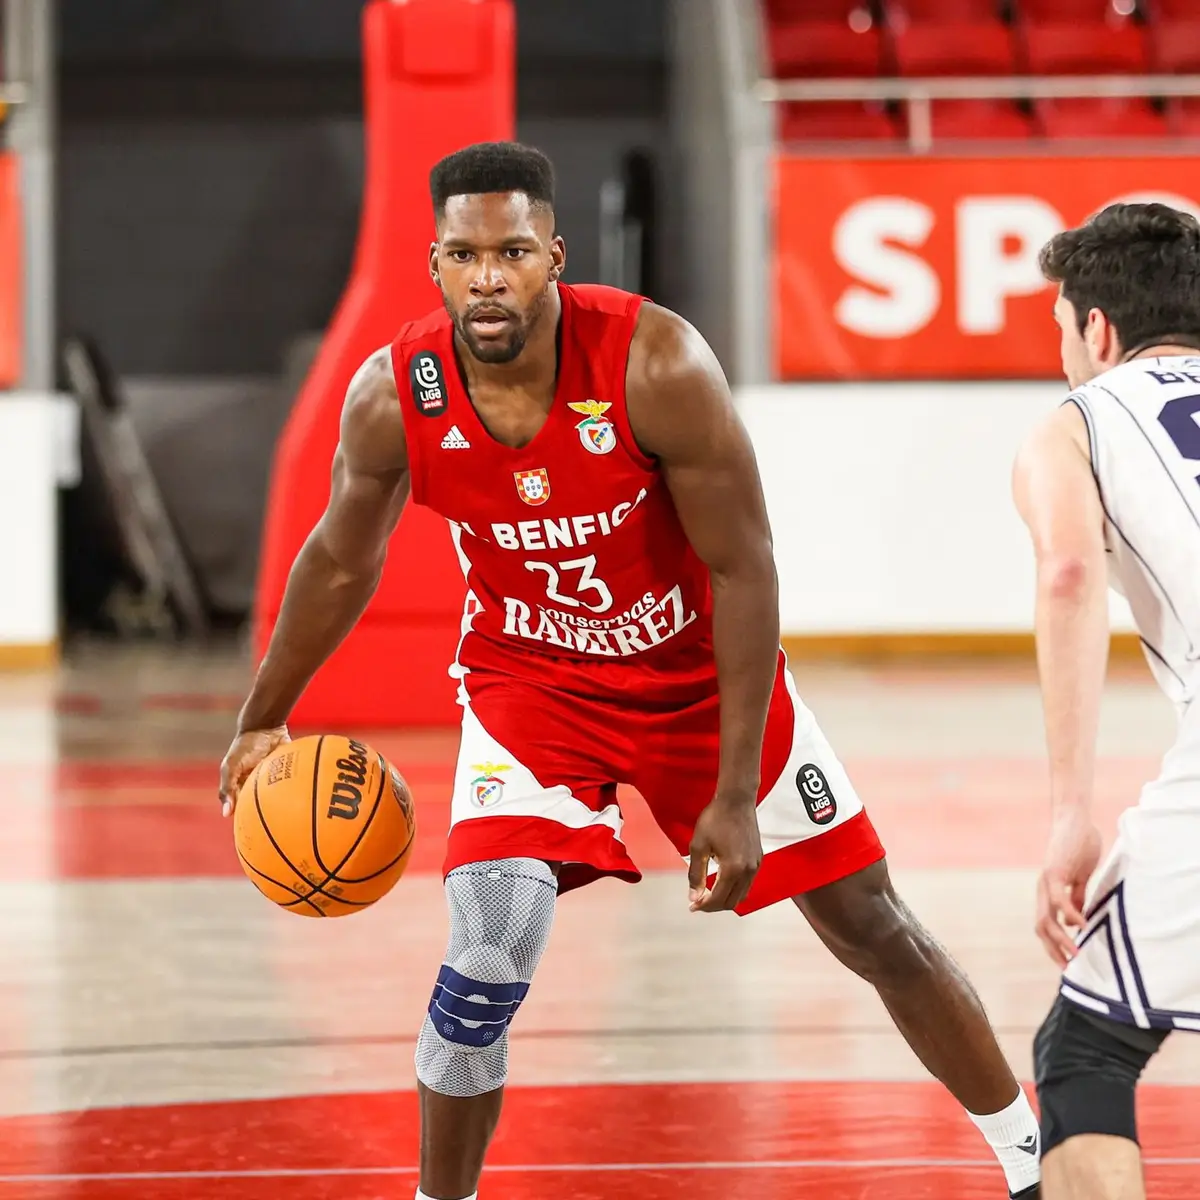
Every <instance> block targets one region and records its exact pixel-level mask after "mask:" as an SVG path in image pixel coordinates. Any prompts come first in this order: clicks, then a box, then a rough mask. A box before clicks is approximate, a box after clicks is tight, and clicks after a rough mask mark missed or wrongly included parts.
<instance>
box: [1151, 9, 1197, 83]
mask: <svg viewBox="0 0 1200 1200" xmlns="http://www.w3.org/2000/svg"><path fill="white" fill-rule="evenodd" d="M1150 69H1151V70H1153V71H1161V72H1163V73H1164V74H1167V75H1169V74H1172V73H1175V74H1179V75H1191V74H1193V73H1196V74H1200V12H1193V15H1192V17H1191V18H1190V19H1184V20H1178V21H1177V20H1174V19H1170V20H1166V19H1163V20H1159V21H1156V22H1155V23H1154V24H1153V25H1152V26H1151V28H1150Z"/></svg>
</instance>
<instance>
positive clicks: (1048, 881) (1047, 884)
mask: <svg viewBox="0 0 1200 1200" xmlns="http://www.w3.org/2000/svg"><path fill="white" fill-rule="evenodd" d="M1101 845H1102V842H1101V837H1100V831H1099V830H1098V829H1097V828H1096V825H1095V822H1094V821H1093V820H1092V818H1091V816H1090V815H1089V814H1088V813H1087V812H1085V811H1084V810H1083V809H1081V808H1069V809H1064V810H1063V811H1062V812H1060V813H1058V814H1057V815H1056V816H1055V818H1054V825H1053V827H1052V829H1051V831H1050V843H1049V845H1048V846H1047V847H1046V861H1045V864H1044V865H1043V867H1042V874H1041V877H1040V878H1039V879H1038V894H1037V926H1036V928H1037V935H1038V937H1039V938H1041V939H1042V945H1043V946H1045V947H1046V953H1047V954H1049V955H1050V957H1051V958H1052V959H1053V960H1054V962H1055V963H1056V964H1057V965H1058V966H1059V967H1065V966H1066V965H1067V963H1068V962H1070V961H1071V959H1073V958H1074V957H1075V937H1074V934H1073V933H1072V931H1073V930H1074V931H1079V930H1081V929H1083V927H1084V926H1085V925H1086V924H1087V920H1086V918H1085V916H1084V911H1083V909H1084V897H1085V895H1086V893H1087V885H1088V880H1089V879H1091V877H1092V873H1093V872H1094V871H1095V870H1096V866H1097V865H1098V864H1099V862H1100V849H1101Z"/></svg>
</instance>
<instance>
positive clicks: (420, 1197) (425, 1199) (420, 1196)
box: [417, 1188, 479, 1200]
mask: <svg viewBox="0 0 1200 1200" xmlns="http://www.w3.org/2000/svg"><path fill="white" fill-rule="evenodd" d="M417 1200H433V1197H432V1196H427V1195H425V1193H424V1192H423V1191H421V1189H420V1188H417ZM462 1200H479V1193H478V1192H472V1193H471V1194H470V1195H469V1196H463V1197H462Z"/></svg>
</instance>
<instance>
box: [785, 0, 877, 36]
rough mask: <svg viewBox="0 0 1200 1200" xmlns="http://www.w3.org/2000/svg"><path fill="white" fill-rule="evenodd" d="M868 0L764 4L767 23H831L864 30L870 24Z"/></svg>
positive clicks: (812, 0)
mask: <svg viewBox="0 0 1200 1200" xmlns="http://www.w3.org/2000/svg"><path fill="white" fill-rule="evenodd" d="M871 9H872V3H871V0H766V5H765V9H764V11H765V12H766V15H767V20H768V21H770V22H775V21H779V22H784V23H786V22H793V23H794V22H797V21H802V22H812V23H814V24H820V23H822V22H826V21H829V22H832V23H834V24H838V25H849V26H850V27H851V28H853V29H865V28H867V26H869V25H872V24H874V17H873V15H872V11H871Z"/></svg>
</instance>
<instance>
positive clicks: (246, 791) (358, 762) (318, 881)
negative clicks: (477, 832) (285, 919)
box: [233, 734, 416, 917]
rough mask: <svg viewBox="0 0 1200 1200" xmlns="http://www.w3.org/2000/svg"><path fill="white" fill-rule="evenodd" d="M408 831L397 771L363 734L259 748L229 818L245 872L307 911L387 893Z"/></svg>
mask: <svg viewBox="0 0 1200 1200" xmlns="http://www.w3.org/2000/svg"><path fill="white" fill-rule="evenodd" d="M415 836H416V823H415V821H414V819H413V802H412V794H411V793H410V792H409V790H408V784H406V783H405V782H404V780H403V778H402V777H401V775H400V772H399V771H397V770H396V768H395V767H393V766H392V765H391V763H389V762H388V761H387V759H385V758H384V757H383V755H382V754H377V753H376V752H375V751H374V750H372V749H371V748H370V747H369V746H365V745H363V743H362V742H355V741H352V740H351V739H350V738H344V737H338V736H336V735H333V734H328V735H325V736H323V737H303V738H298V739H297V740H296V741H294V742H288V743H287V744H286V745H283V746H280V747H279V748H278V749H277V750H276V751H275V752H274V753H272V754H270V755H268V756H267V757H266V758H264V759H263V761H262V762H261V763H259V765H258V766H257V767H255V769H254V770H253V772H251V774H250V777H249V778H248V779H247V780H246V782H245V784H244V785H243V786H242V790H241V791H240V792H239V793H238V802H237V808H236V809H235V810H234V818H233V838H234V844H235V845H236V846H237V853H238V858H239V859H240V860H241V863H242V869H243V870H244V871H245V872H246V874H247V875H248V876H249V878H250V880H251V882H252V883H253V884H254V886H255V887H256V888H258V890H259V891H260V892H262V894H263V895H264V896H266V897H267V899H268V900H273V901H274V902H275V903H276V904H278V905H279V906H280V907H281V908H286V909H287V910H288V911H289V912H294V913H299V914H300V915H301V916H305V917H344V916H346V915H347V914H348V913H352V912H357V911H358V910H359V909H361V908H367V907H369V906H370V905H372V904H374V903H375V901H376V900H378V899H380V898H381V897H382V896H385V895H386V894H387V893H388V892H389V891H391V889H392V888H393V887H394V886H395V883H396V881H397V880H398V879H399V878H400V876H401V875H403V874H404V868H405V867H407V866H408V860H409V856H410V855H411V854H412V847H413V839H414V837H415Z"/></svg>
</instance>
